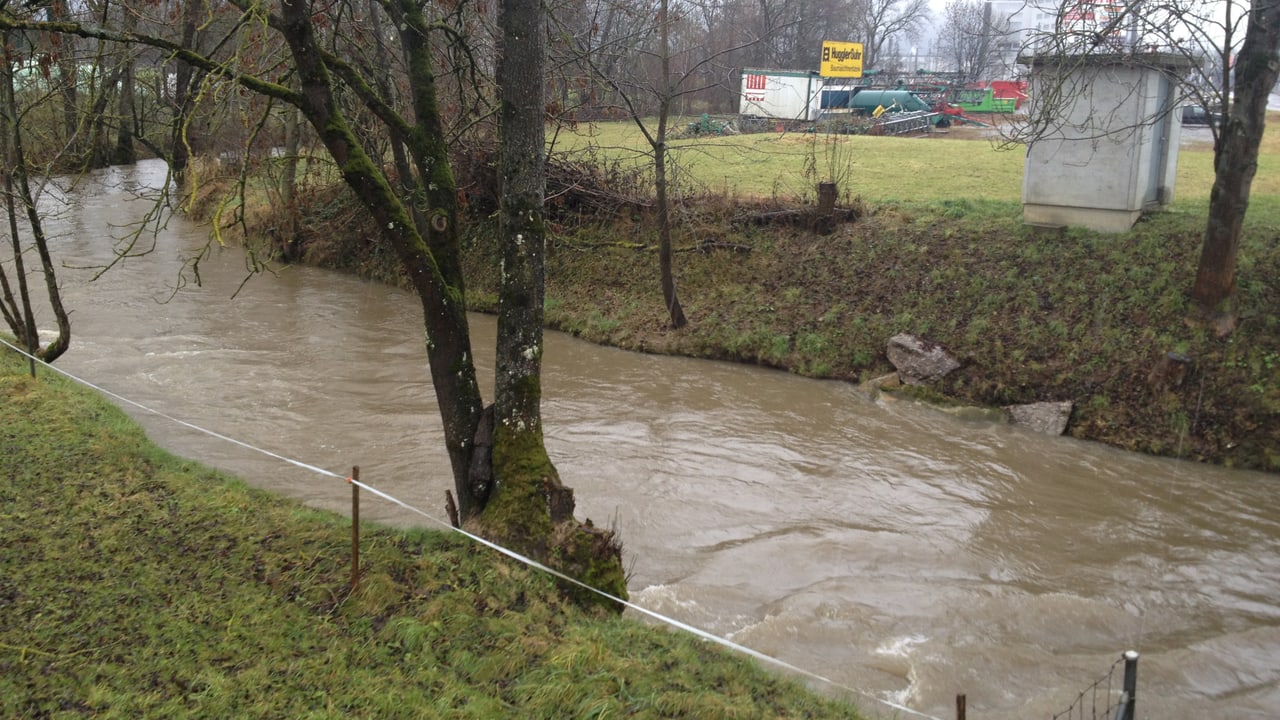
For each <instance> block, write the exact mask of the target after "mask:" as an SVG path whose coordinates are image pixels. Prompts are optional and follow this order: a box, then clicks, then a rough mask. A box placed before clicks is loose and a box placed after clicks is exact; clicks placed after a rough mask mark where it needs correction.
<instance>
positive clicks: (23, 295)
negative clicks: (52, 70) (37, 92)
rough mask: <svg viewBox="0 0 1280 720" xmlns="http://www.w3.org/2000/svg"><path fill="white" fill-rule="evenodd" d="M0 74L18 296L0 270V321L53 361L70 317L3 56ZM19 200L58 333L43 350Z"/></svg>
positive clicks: (67, 337) (66, 341) (66, 339)
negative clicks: (0, 309) (1, 303)
mask: <svg viewBox="0 0 1280 720" xmlns="http://www.w3.org/2000/svg"><path fill="white" fill-rule="evenodd" d="M8 35H9V34H8V33H5V34H4V37H3V38H0V42H3V47H5V48H8V47H10V45H9V37H8ZM2 60H3V63H4V65H3V69H0V73H2V74H3V77H0V116H2V118H3V120H2V121H0V133H3V139H2V140H0V148H3V150H4V158H5V172H4V196H5V211H6V212H7V214H8V217H9V234H10V236H11V237H12V240H13V260H14V272H15V273H16V274H17V281H18V300H19V301H20V303H21V307H20V308H19V307H18V305H17V304H16V303H15V302H14V298H13V294H12V292H11V290H10V287H9V283H8V280H7V278H5V277H4V276H3V275H2V274H0V281H3V282H0V290H2V291H3V293H4V299H5V304H6V306H7V307H6V310H5V313H4V316H5V319H6V320H8V321H9V326H10V329H11V330H13V332H14V335H15V336H16V337H17V338H18V339H19V340H20V341H22V342H24V343H25V344H26V346H27V352H29V353H30V354H32V355H35V356H37V357H39V358H40V359H41V360H43V361H45V362H50V363H51V362H53V361H54V360H57V359H58V357H60V356H61V355H62V354H63V353H64V352H66V350H67V347H68V346H69V345H70V342H71V319H70V317H69V316H68V315H67V311H66V309H65V308H64V307H63V305H62V296H61V293H60V292H59V290H58V278H57V275H56V273H55V269H54V264H53V258H52V256H51V255H50V254H49V244H48V239H47V237H46V235H45V232H44V224H43V222H42V219H41V217H40V212H39V210H38V209H37V208H36V202H35V197H34V196H33V195H32V193H31V184H30V181H29V178H28V176H27V160H26V157H25V155H24V153H23V148H22V131H21V127H20V126H19V124H18V122H17V118H18V117H19V113H18V103H17V99H16V98H15V96H14V88H13V63H12V62H11V58H10V57H9V56H8V55H6V56H5V57H4V58H3V59H2ZM18 200H20V201H21V203H22V210H23V211H24V212H25V215H26V219H27V225H28V228H29V229H30V231H31V240H32V244H33V245H34V247H35V249H36V255H37V256H38V257H39V258H40V270H41V273H42V274H43V275H44V280H45V290H46V292H47V293H48V299H49V306H50V308H51V309H52V310H53V316H54V321H55V322H56V323H57V325H58V336H57V337H56V338H55V339H54V341H53V342H51V343H49V345H47V346H46V347H44V348H43V349H41V348H40V336H39V329H38V328H37V327H36V320H35V311H34V308H33V306H32V300H31V293H30V290H29V288H28V287H27V279H26V268H25V263H23V261H22V255H23V252H22V243H21V240H20V234H19V230H18V212H19V211H18V208H17V204H18V203H17V202H16V201H18Z"/></svg>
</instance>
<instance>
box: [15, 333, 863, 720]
mask: <svg viewBox="0 0 1280 720" xmlns="http://www.w3.org/2000/svg"><path fill="white" fill-rule="evenodd" d="M26 372H27V368H26V365H25V363H24V362H23V361H22V360H21V359H20V358H19V357H18V356H17V355H16V354H15V353H12V352H10V351H8V350H4V351H3V352H0V474H3V476H4V477H5V478H6V479H7V480H6V482H4V483H3V484H0V531H2V532H3V533H4V537H5V539H6V541H5V543H4V549H3V550H0V567H3V569H4V572H3V574H2V575H0V599H2V601H3V604H4V607H5V612H4V613H0V715H2V716H4V717H47V716H54V715H61V714H77V715H93V716H95V717H133V718H137V717H179V716H202V717H255V716H256V717H266V716H272V717H299V716H304V715H305V716H308V717H352V716H371V717H475V718H493V717H529V718H563V717H584V716H591V717H595V716H612V715H626V716H628V717H712V718H714V717H758V718H773V717H793V718H830V717H849V718H856V717H858V715H857V714H856V712H855V711H854V709H853V708H852V707H851V706H849V705H846V704H842V703H839V702H836V701H833V700H829V699H823V698H820V697H818V696H816V695H813V694H812V693H810V692H808V691H806V690H804V689H802V688H801V687H800V686H799V685H797V684H795V683H792V682H790V681H787V680H784V679H782V678H780V677H778V676H777V675H775V674H770V673H766V672H765V671H764V670H763V669H761V668H760V667H758V666H756V665H754V664H753V663H751V662H749V661H747V660H744V659H742V658H739V657H733V656H730V655H729V654H727V653H725V652H722V651H720V650H718V649H715V648H712V647H710V646H708V645H707V644H705V643H703V642H702V641H699V640H696V639H694V638H692V637H691V636H688V635H685V634H683V633H674V632H666V631H664V630H662V629H658V628H653V627H649V626H646V625H643V624H641V623H638V622H635V621H634V620H630V619H622V618H616V617H604V616H597V615H589V614H586V613H584V612H582V611H581V610H580V609H578V608H577V607H576V606H573V605H571V604H569V603H567V602H566V601H565V600H564V599H563V598H562V597H561V594H560V592H559V591H558V590H557V588H556V586H555V585H554V584H553V583H552V582H551V580H550V578H548V577H547V576H544V575H541V574H539V573H535V572H533V571H529V570H527V569H525V568H524V567H522V566H518V565H516V564H515V563H513V562H510V561H508V560H506V559H505V558H502V557H500V556H498V555H496V554H495V553H491V552H489V551H487V550H485V549H483V548H480V547H478V546H476V545H473V544H470V543H468V542H467V541H466V540H464V539H463V538H461V537H459V536H456V535H452V534H448V533H442V532H431V531H397V530H391V529H386V528H378V527H375V526H366V527H365V528H364V529H363V532H362V541H361V546H362V549H361V567H362V569H363V572H362V576H361V581H360V585H359V589H358V590H356V591H354V592H353V591H351V589H350V586H349V577H350V576H349V571H350V565H349V562H348V561H349V558H350V555H349V552H350V550H349V548H350V523H349V521H348V520H347V519H345V518H343V517H341V516H339V515H336V514H331V513H327V512H321V511H316V510H310V509H306V508H304V507H302V506H301V505H300V504H298V503H297V502H296V501H292V500H287V499H283V498H281V497H280V496H278V495H276V494H274V493H268V492H264V491H260V490H253V489H250V488H248V487H247V486H245V485H244V484H243V483H241V482H239V481H237V480H233V479H231V478H229V477H226V476H223V475H220V474H218V473H216V472H214V471H212V470H209V469H207V468H205V467H202V466H200V465H198V464H196V463H193V462H190V461H187V460H183V459H181V458H177V457H174V456H172V455H169V454H168V453H166V452H164V451H162V450H160V449H158V448H157V447H156V446H154V445H152V444H151V443H150V441H148V440H147V438H146V437H145V436H144V435H143V433H142V431H141V430H140V429H139V428H138V426H137V425H136V424H134V423H133V421H131V420H129V419H128V418H127V417H126V416H125V415H124V413H123V412H121V411H120V410H119V409H117V408H116V407H114V406H112V405H111V404H109V403H108V402H106V401H105V400H104V399H103V398H101V397H100V396H99V395H98V394H97V393H95V392H92V391H90V390H87V389H84V388H81V387H78V386H75V385H73V384H72V383H70V382H69V381H66V380H64V379H62V378H61V377H59V376H57V375H56V374H54V373H53V372H51V371H43V372H41V373H40V375H39V378H38V379H32V378H31V377H30V376H29V375H27V374H26Z"/></svg>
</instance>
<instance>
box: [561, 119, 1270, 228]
mask: <svg viewBox="0 0 1280 720" xmlns="http://www.w3.org/2000/svg"><path fill="white" fill-rule="evenodd" d="M681 122H683V120H679V121H673V123H672V126H673V127H680V124H681ZM956 136H962V137H966V138H972V139H965V140H957V139H956ZM671 145H672V148H673V150H672V155H673V157H674V158H675V161H676V164H677V166H678V167H679V168H680V171H681V172H682V173H684V175H683V178H684V180H685V181H686V182H687V184H688V186H689V187H691V188H696V189H698V190H704V191H711V192H716V193H722V194H725V195H730V196H732V195H739V196H746V197H773V196H775V195H792V196H807V195H809V194H811V193H812V192H813V191H812V189H811V187H812V184H813V183H814V182H816V181H817V179H819V178H818V177H817V176H822V178H828V177H836V178H838V179H840V180H841V188H842V191H843V192H844V193H845V194H846V195H851V196H852V195H856V196H860V197H862V198H863V199H864V200H868V201H873V202H876V203H886V202H912V203H916V202H926V203H928V202H936V201H947V200H952V201H962V202H964V201H973V200H996V201H1000V200H1004V201H1011V202H1016V201H1020V198H1021V194H1022V167H1023V161H1024V160H1025V151H1024V150H1023V148H1022V147H1021V146H1016V145H1014V146H1010V145H1008V144H1006V143H1003V142H1001V141H1000V138H999V137H998V136H995V137H992V136H987V135H982V134H980V133H978V132H975V131H973V130H966V129H956V130H953V131H952V132H951V133H946V134H943V133H935V134H933V135H929V136H915V137H871V136H866V135H835V136H831V135H824V134H822V133H816V134H815V133H797V132H789V133H755V134H744V135H736V136H717V137H711V138H700V139H688V140H676V141H673V142H672V143H671ZM555 147H556V148H557V149H558V150H562V151H566V152H568V151H572V150H575V149H582V148H586V147H595V148H598V149H600V150H601V152H603V154H604V155H605V156H607V157H620V158H629V159H631V160H633V161H634V162H638V163H648V162H649V161H648V160H647V159H646V158H643V157H641V156H640V155H639V153H640V152H647V149H648V148H647V145H646V144H645V143H644V141H643V138H642V137H641V135H640V133H639V131H638V130H637V129H636V127H635V124H634V123H631V122H623V121H615V122H601V123H590V124H583V125H581V126H580V128H579V131H578V132H577V133H568V132H562V133H561V134H560V135H559V136H558V139H557V143H556V145H555ZM1210 150H1211V148H1209V147H1207V146H1204V147H1197V148H1184V149H1183V150H1182V151H1181V152H1180V153H1179V157H1178V175H1177V182H1176V186H1175V193H1174V195H1175V203H1174V208H1175V209H1184V210H1189V209H1192V208H1195V207H1200V206H1202V205H1204V204H1205V203H1207V202H1208V199H1209V190H1210V189H1211V188H1212V187H1213V154H1212V152H1210ZM806 164H809V165H812V166H813V168H814V170H813V171H812V172H808V173H806V169H805V168H806ZM1277 196H1280V138H1277V137H1276V136H1275V134H1274V133H1271V134H1268V135H1267V137H1266V138H1265V140H1264V145H1263V154H1262V157H1261V158H1260V160H1259V164H1258V174H1257V178H1256V179H1255V181H1254V198H1255V200H1265V199H1267V198H1275V197H1277ZM1265 204H1267V205H1268V209H1267V210H1266V211H1267V212H1273V213H1274V212H1276V209H1275V208H1274V207H1272V206H1271V204H1270V203H1265ZM1252 211H1253V210H1252V209H1251V212H1252Z"/></svg>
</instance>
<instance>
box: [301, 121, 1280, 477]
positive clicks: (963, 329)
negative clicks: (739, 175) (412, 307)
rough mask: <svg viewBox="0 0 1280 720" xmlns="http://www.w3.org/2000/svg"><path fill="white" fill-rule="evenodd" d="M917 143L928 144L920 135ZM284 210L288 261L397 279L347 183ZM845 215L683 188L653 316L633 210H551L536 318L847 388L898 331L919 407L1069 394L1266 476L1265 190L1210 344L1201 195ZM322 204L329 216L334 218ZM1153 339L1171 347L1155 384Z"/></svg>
mask: <svg viewBox="0 0 1280 720" xmlns="http://www.w3.org/2000/svg"><path fill="white" fill-rule="evenodd" d="M928 142H937V141H933V140H930V141H928ZM312 202H313V204H312V205H311V206H309V207H306V208H304V209H303V214H304V217H305V218H306V220H305V221H304V229H303V248H304V251H305V253H306V255H305V257H306V259H307V261H308V262H313V263H315V264H319V265H322V266H325V267H334V268H339V269H345V270H347V271H352V272H356V273H358V274H361V275H363V276H366V277H374V278H379V279H383V280H385V281H388V282H393V283H395V282H398V278H397V277H396V273H397V270H396V268H395V267H394V264H393V261H392V259H391V258H390V257H388V256H387V254H385V253H383V252H381V251H380V250H379V249H378V248H377V246H376V245H370V244H367V243H365V242H364V241H363V240H361V238H366V237H370V236H371V235H372V233H371V232H370V231H369V229H368V228H366V227H364V226H363V225H362V220H361V215H360V214H359V213H357V212H354V210H353V209H351V208H350V207H349V200H348V199H347V196H346V194H345V192H343V191H341V190H331V191H326V192H322V193H316V194H313V195H312ZM855 202H856V203H857V204H858V207H859V210H860V216H859V219H858V220H857V221H855V222H851V223H844V224H841V225H839V226H837V228H836V230H835V232H834V233H832V234H830V235H816V234H813V233H811V232H808V231H806V230H804V229H800V228H793V227H790V226H781V227H773V226H768V225H758V224H753V223H749V222H743V218H745V217H750V216H753V215H758V214H759V213H761V212H764V211H767V210H776V209H780V208H785V207H795V206H794V204H791V205H788V203H786V202H783V201H778V200H773V201H746V202H734V201H732V200H725V199H719V200H712V201H706V200H704V201H702V202H697V203H693V202H691V203H687V204H685V205H684V206H683V207H682V208H681V211H680V213H681V214H680V220H679V223H678V227H677V230H676V240H675V242H676V261H675V274H676V281H677V284H678V288H679V294H680V298H681V301H682V303H683V305H684V308H685V312H686V314H687V315H688V317H689V321H690V322H689V325H688V326H687V327H685V328H682V329H681V330H671V329H670V328H669V327H668V326H667V323H666V318H665V314H664V312H663V303H662V299H661V293H660V288H659V283H658V271H657V256H656V251H655V246H654V242H655V240H654V237H655V235H654V230H653V227H652V223H651V220H650V217H649V215H648V213H647V212H646V211H645V210H644V209H643V208H622V209H621V210H620V211H619V212H614V213H611V214H608V215H606V216H599V215H593V216H590V217H585V216H582V215H573V216H569V215H563V214H562V215H560V216H558V217H557V221H558V227H559V228H560V233H559V234H557V236H556V237H555V238H554V240H553V241H552V243H551V246H550V249H549V256H548V262H547V300H546V309H547V323H548V326H549V327H552V328H554V329H559V330H564V331H566V332H569V333H572V334H573V335H576V336H578V337H581V338H583V339H586V340H589V341H591V342H596V343H601V344H607V345H613V346H617V347H620V348H624V349H629V350H636V351H641V352H650V353H666V354H679V355H687V356H692V357H699V358H713V359H721V360H731V361H736V362H744V363H752V364H758V365H763V366H767V367H772V368H777V369H780V370H785V371H788V372H792V373H796V374H800V375H804V376H809V377H817V378H831V379H838V380H844V381H848V382H853V383H858V382H863V381H866V380H869V379H872V378H875V377H878V376H881V375H884V374H886V373H889V372H892V370H893V368H892V366H891V365H890V364H889V363H888V360H887V356H886V352H885V350H886V344H887V341H888V339H889V338H890V337H892V336H894V335H896V334H898V333H913V334H917V335H920V336H922V337H925V338H927V339H929V340H931V341H933V342H936V343H939V344H941V345H943V346H944V347H946V348H947V349H948V350H950V351H951V352H952V353H953V354H954V355H955V356H956V357H957V358H959V359H960V362H961V364H962V367H961V368H960V370H958V371H956V372H954V373H952V374H951V375H950V376H948V377H947V378H945V379H943V380H942V381H940V382H938V383H936V384H935V385H933V386H932V387H930V388H929V389H928V390H927V391H926V394H927V395H928V396H929V397H930V398H932V399H935V400H940V401H942V402H951V403H958V404H973V405H980V406H988V407H1001V406H1006V405H1012V404H1019V403H1029V402H1040V401H1055V402H1060V401H1070V402H1072V403H1073V404H1074V410H1073V412H1072V414H1071V419H1070V423H1069V425H1068V428H1067V433H1068V434H1069V435H1071V436H1073V437H1076V438H1080V439H1084V440H1092V441H1098V442H1103V443H1107V444H1110V445H1114V446H1117V447H1120V448H1123V449H1126V450H1132V451H1138V452H1144V453H1150V454H1155V455H1162V456H1171V457H1178V458H1185V459H1190V460H1196V461H1201V462H1209V463H1214V464H1220V465H1224V466H1228V467H1238V468H1252V469H1263V470H1271V471H1276V470H1280V421H1277V417H1280V355H1277V352H1276V350H1275V348H1277V347H1280V320H1278V319H1277V317H1276V314H1275V308H1277V307H1280V282H1277V278H1280V247H1278V246H1277V243H1275V242H1273V240H1272V238H1274V236H1275V234H1276V228H1275V225H1274V223H1275V217H1276V212H1275V209H1274V208H1275V206H1276V205H1277V201H1276V199H1275V198H1272V197H1259V198H1255V202H1254V209H1253V210H1252V211H1251V215H1250V219H1249V221H1248V222H1247V223H1246V233H1245V237H1244V240H1243V247H1242V250H1241V261H1240V278H1239V287H1240V296H1241V307H1242V309H1243V320H1242V322H1241V323H1240V326H1239V328H1238V329H1237V330H1236V331H1235V333H1234V334H1233V335H1231V336H1230V337H1228V338H1225V339H1222V338H1218V337H1216V336H1215V335H1214V333H1213V332H1212V331H1211V330H1209V329H1207V328H1203V327H1199V326H1196V325H1194V324H1190V323H1188V322H1187V317H1188V315H1189V313H1190V309H1189V306H1188V302H1187V297H1186V293H1187V289H1188V288H1190V287H1191V284H1192V280H1193V274H1194V271H1195V265H1196V260H1197V257H1198V253H1199V249H1200V241H1201V234H1202V232H1203V227H1204V222H1205V220H1204V218H1205V216H1204V212H1205V211H1204V209H1203V208H1201V207H1197V206H1194V205H1190V204H1182V205H1177V206H1175V208H1174V209H1173V210H1172V211H1170V212H1165V213H1160V214H1156V215H1152V216H1150V217H1148V218H1146V219H1144V220H1143V221H1142V222H1141V223H1139V224H1138V225H1137V226H1135V228H1134V229H1133V230H1131V231H1130V232H1128V233H1124V234H1120V235H1101V234H1097V233H1092V232H1088V231H1082V230H1074V229H1073V230H1066V231H1062V232H1058V231H1053V232H1046V231H1042V230H1036V229H1033V228H1028V227H1025V226H1023V225H1021V222H1020V208H1019V206H1018V205H1017V203H1015V202H1002V201H991V200H986V201H982V200H940V201H932V202H929V201H921V202H905V201H902V202H883V203H875V204H873V203H870V202H863V201H861V200H855ZM335 219H336V220H335ZM470 230H471V233H470V239H469V243H468V247H467V250H466V260H465V262H466V269H467V273H468V282H469V285H468V293H467V298H468V303H469V305H470V307H472V308H473V309H475V310H478V311H481V312H491V311H493V310H494V309H495V308H496V298H497V283H498V280H499V278H498V262H497V260H496V258H497V256H498V255H497V250H496V245H495V240H494V237H493V228H492V225H491V224H490V223H488V222H486V221H485V220H484V219H483V218H480V219H475V220H474V221H473V222H472V224H471V226H470ZM1169 353H1177V354H1179V355H1180V356H1185V357H1186V358H1189V360H1190V365H1189V370H1188V371H1187V372H1186V374H1185V375H1184V376H1183V377H1182V378H1181V380H1180V381H1179V382H1178V383H1176V384H1173V385H1170V384H1168V383H1161V382H1158V381H1156V382H1153V380H1152V371H1153V369H1154V368H1155V367H1156V366H1157V365H1158V364H1159V363H1160V361H1161V359H1162V358H1164V357H1165V356H1166V355H1168V354H1169Z"/></svg>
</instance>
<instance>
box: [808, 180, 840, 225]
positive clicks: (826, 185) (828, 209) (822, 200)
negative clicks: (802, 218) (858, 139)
mask: <svg viewBox="0 0 1280 720" xmlns="http://www.w3.org/2000/svg"><path fill="white" fill-rule="evenodd" d="M837 196H838V191H837V189H836V184H835V183H833V182H820V183H818V208H817V211H816V212H815V213H814V216H813V231H814V232H816V233H818V234H819V235H829V234H831V232H832V231H834V230H835V224H836V222H835V211H836V197H837Z"/></svg>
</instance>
